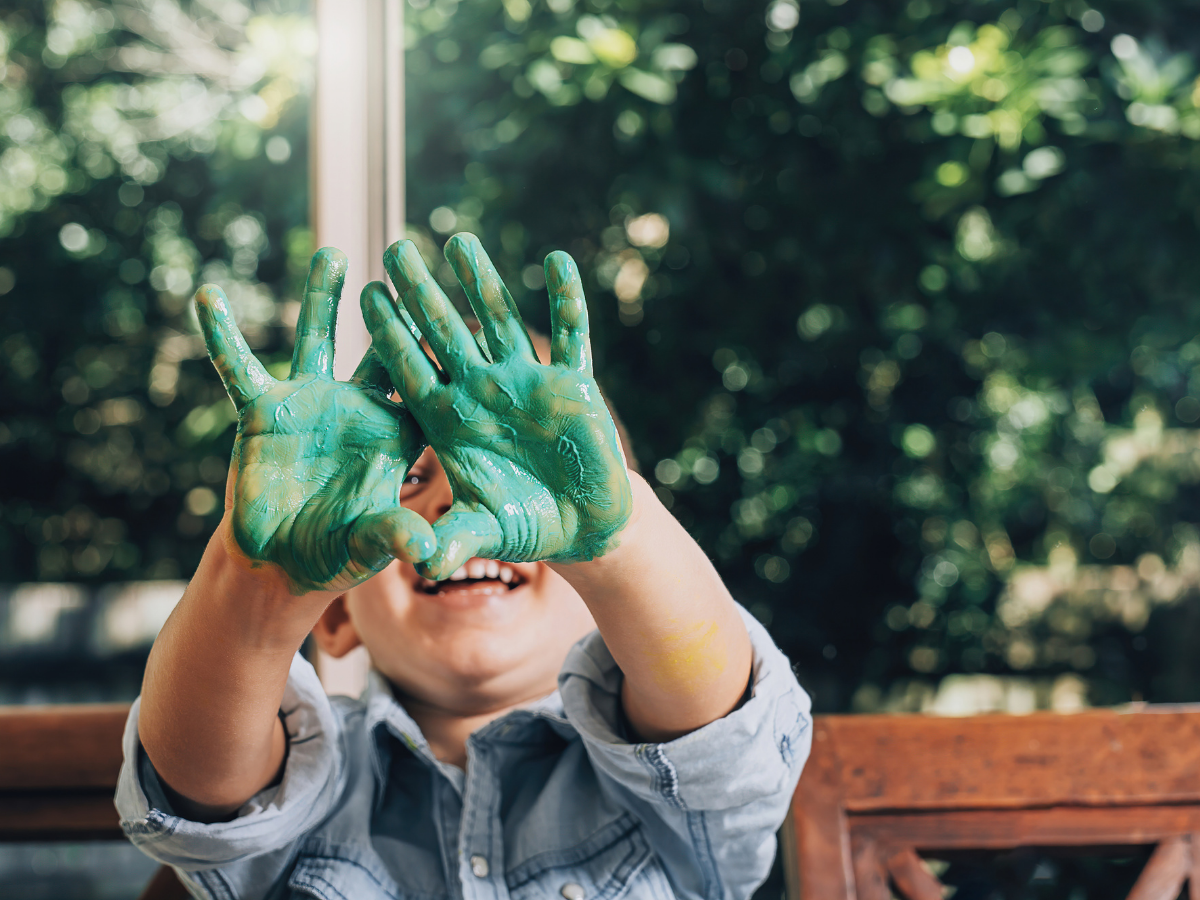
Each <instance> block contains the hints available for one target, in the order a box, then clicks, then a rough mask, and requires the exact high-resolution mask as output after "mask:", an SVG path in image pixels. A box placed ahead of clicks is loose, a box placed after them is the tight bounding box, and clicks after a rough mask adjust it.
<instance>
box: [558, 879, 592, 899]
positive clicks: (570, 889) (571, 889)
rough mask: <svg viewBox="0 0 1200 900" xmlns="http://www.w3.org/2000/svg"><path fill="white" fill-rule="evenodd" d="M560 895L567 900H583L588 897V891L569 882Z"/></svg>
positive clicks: (579, 885) (580, 885)
mask: <svg viewBox="0 0 1200 900" xmlns="http://www.w3.org/2000/svg"><path fill="white" fill-rule="evenodd" d="M559 893H560V894H562V895H563V897H564V898H565V900H583V898H584V897H586V896H587V891H585V890H584V889H583V885H582V884H576V883H575V882H573V881H568V882H567V883H566V884H564V885H563V886H562V890H560V891H559Z"/></svg>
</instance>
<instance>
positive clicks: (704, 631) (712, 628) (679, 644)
mask: <svg viewBox="0 0 1200 900" xmlns="http://www.w3.org/2000/svg"><path fill="white" fill-rule="evenodd" d="M661 640H662V652H661V653H660V654H659V655H658V656H657V658H656V659H655V660H654V661H653V663H652V666H651V669H652V671H653V673H654V678H655V680H656V681H657V682H658V685H659V687H660V688H661V689H663V690H665V691H670V692H675V691H680V690H684V691H686V692H688V693H696V692H698V691H700V690H703V689H704V688H706V687H708V686H710V685H712V684H713V683H715V682H716V681H717V680H719V679H720V677H721V674H722V673H723V672H724V671H725V666H726V664H727V663H728V650H727V648H726V646H725V641H723V640H722V639H721V629H720V627H719V626H718V625H717V623H716V622H714V621H711V620H708V621H703V620H702V621H699V622H695V623H694V624H692V625H690V626H687V627H685V628H683V629H682V630H680V631H678V632H673V633H671V632H668V633H667V634H665V635H663V637H662V639H661Z"/></svg>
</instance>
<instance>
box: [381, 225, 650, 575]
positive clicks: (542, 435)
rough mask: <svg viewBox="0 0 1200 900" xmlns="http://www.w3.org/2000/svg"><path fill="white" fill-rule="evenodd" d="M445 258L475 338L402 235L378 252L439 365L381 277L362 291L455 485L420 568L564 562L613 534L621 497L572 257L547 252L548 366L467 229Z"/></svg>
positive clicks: (443, 571)
mask: <svg viewBox="0 0 1200 900" xmlns="http://www.w3.org/2000/svg"><path fill="white" fill-rule="evenodd" d="M446 258H447V259H448V260H449V262H450V265H451V266H452V267H453V269H454V271H455V274H456V275H457V276H458V280H459V281H460V282H461V283H462V286H463V289H464V290H465V291H466V294H467V297H468V299H469V300H470V303H471V306H472V308H473V309H474V310H475V314H476V316H477V317H478V318H479V323H480V335H481V340H479V341H477V340H476V339H475V336H473V335H472V334H471V331H470V329H469V328H468V327H467V325H466V323H465V322H463V320H462V318H461V317H460V316H459V315H458V313H457V312H456V311H455V309H454V307H453V306H452V305H451V304H450V301H449V300H448V298H447V297H446V295H445V294H444V293H443V292H442V290H441V288H440V287H438V285H437V282H435V281H434V280H433V278H432V277H431V276H430V274H429V270H428V269H427V268H426V267H425V263H424V262H423V261H422V259H421V256H420V254H419V253H418V252H417V249H416V247H415V246H414V245H413V244H412V242H411V241H405V242H403V243H398V244H394V245H393V246H391V247H390V248H388V251H387V253H386V254H385V256H384V263H385V265H386V266H387V269H388V273H389V275H390V276H391V278H392V281H393V283H394V284H395V286H396V289H397V291H398V292H399V294H400V300H401V302H402V303H403V307H404V308H405V310H406V311H407V313H408V315H410V316H411V317H412V320H413V321H415V323H416V327H417V328H418V329H419V330H420V333H421V334H422V335H423V336H424V338H425V340H426V342H427V343H428V345H429V348H430V350H431V351H432V353H433V355H434V357H436V360H437V364H438V366H440V370H439V368H438V366H435V365H434V362H433V361H431V360H430V358H429V357H428V356H427V355H426V354H425V352H424V350H423V349H422V347H421V345H420V343H419V341H418V339H417V337H416V336H415V335H414V333H413V332H412V331H411V330H410V327H409V326H408V325H407V322H406V319H405V317H404V314H403V313H401V311H400V309H399V308H398V307H397V305H396V303H395V302H394V301H393V300H392V298H391V296H390V294H389V293H388V290H387V288H386V287H385V286H384V285H383V284H381V283H380V282H373V283H372V284H369V285H367V287H366V289H365V290H364V291H363V296H362V304H363V315H364V317H365V319H366V321H367V326H368V328H370V330H371V335H372V338H373V340H374V346H375V347H376V348H378V352H379V354H380V357H381V358H382V360H383V362H384V364H385V365H386V366H387V368H388V371H389V372H390V373H391V375H392V381H393V383H394V384H395V385H396V388H397V390H398V391H399V392H400V395H401V396H402V397H403V399H404V402H405V405H406V406H407V407H408V408H409V409H410V410H411V411H412V413H413V416H414V417H415V418H416V419H417V421H418V422H419V423H420V425H421V428H422V430H423V431H424V432H425V434H426V436H427V437H428V439H429V442H430V444H431V446H432V447H433V449H434V450H435V451H436V452H437V455H438V459H439V461H440V462H441V464H442V467H443V468H444V469H445V472H446V475H447V477H448V478H449V480H450V485H451V488H452V489H453V492H454V503H453V505H452V506H451V507H450V510H449V511H448V512H447V513H446V514H445V515H443V516H442V517H441V518H440V519H438V521H437V522H435V523H434V533H435V534H436V535H437V543H438V549H437V551H436V552H435V553H434V555H433V556H432V557H431V558H430V559H429V560H428V561H427V562H426V563H425V564H423V565H422V566H420V567H419V568H420V569H421V570H422V572H423V574H426V575H428V576H429V577H431V578H442V577H446V576H447V575H448V574H449V573H451V572H453V571H454V570H455V569H456V568H458V566H459V565H461V564H462V563H463V562H464V561H466V560H467V559H468V558H470V557H472V556H484V557H490V558H494V559H502V560H510V561H521V560H525V561H529V560H539V559H549V560H558V561H564V562H566V561H575V560H581V559H592V558H594V557H596V556H600V555H602V554H603V553H605V552H606V551H607V550H608V549H610V548H611V547H612V546H613V542H614V540H615V536H616V534H617V533H618V532H619V531H620V530H621V528H623V527H624V525H625V523H626V522H627V521H628V519H629V515H630V511H631V507H632V495H631V491H630V486H629V476H628V473H627V471H626V468H625V460H624V457H623V455H622V453H621V448H620V443H619V441H618V438H617V433H616V428H615V427H614V425H613V421H612V417H611V416H610V415H609V412H608V408H607V407H606V406H605V404H604V400H603V398H602V397H601V396H600V390H599V388H598V387H597V385H596V382H595V380H594V378H593V377H592V364H591V348H590V343H589V338H588V324H587V306H586V304H585V302H584V297H583V287H582V284H581V282H580V279H579V272H578V270H577V269H576V267H575V263H574V261H573V260H572V259H571V257H570V256H568V255H567V254H566V253H561V252H558V253H552V254H551V255H550V256H549V257H547V259H546V283H547V284H548V285H549V288H550V313H551V320H552V338H551V359H550V364H549V365H542V364H541V363H540V362H538V359H537V356H536V355H535V353H534V349H533V344H532V343H531V341H530V339H529V334H528V332H526V330H525V326H524V324H523V323H522V321H521V316H520V313H519V312H518V311H517V307H516V304H515V303H514V302H513V300H512V297H511V296H510V295H509V293H508V290H507V289H506V288H505V287H504V283H503V282H502V281H501V280H500V277H499V275H498V274H497V272H496V270H495V268H494V267H493V266H492V263H491V260H489V259H488V257H487V254H486V253H485V252H484V250H483V247H482V246H481V245H480V243H479V241H478V239H477V238H475V236H474V235H467V234H460V235H455V236H454V237H453V238H451V239H450V241H449V242H448V243H447V245H446Z"/></svg>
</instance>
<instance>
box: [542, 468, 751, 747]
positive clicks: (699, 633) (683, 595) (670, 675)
mask: <svg viewBox="0 0 1200 900" xmlns="http://www.w3.org/2000/svg"><path fill="white" fill-rule="evenodd" d="M630 480H631V482H632V487H633V500H634V513H633V516H632V517H631V519H630V522H629V524H628V525H627V526H626V527H625V528H624V529H623V530H622V532H621V533H620V535H619V538H618V541H619V542H618V545H617V546H616V547H615V548H614V549H612V550H610V551H609V552H608V553H606V554H605V555H604V556H602V557H599V558H597V559H595V560H591V561H590V562H584V563H574V564H571V565H562V564H555V565H554V566H553V567H554V569H555V570H556V571H557V572H559V574H561V575H562V576H563V577H564V578H566V579H567V581H568V582H570V583H571V585H572V586H573V587H574V588H575V590H577V591H578V592H579V594H580V596H582V597H583V599H584V602H585V603H587V605H588V607H589V609H591V611H592V615H593V617H594V618H595V620H596V624H597V626H598V627H599V629H600V633H601V634H602V635H603V636H604V642H605V644H606V645H607V646H608V648H609V650H610V651H611V652H612V655H613V658H614V659H615V660H616V661H617V664H618V665H619V666H620V667H621V671H622V672H623V673H624V676H625V687H624V691H623V694H622V699H623V702H624V706H625V714H626V716H627V717H628V719H629V722H630V724H631V725H632V726H633V727H634V729H635V730H636V731H637V732H638V734H639V736H641V737H642V738H644V739H646V740H669V739H671V738H674V737H678V736H679V735H682V734H686V733H688V732H690V731H694V730H695V729H697V728H700V727H702V726H704V725H707V724H708V723H709V722H712V721H715V720H716V719H719V718H721V717H722V716H724V715H726V714H728V713H729V712H731V711H732V710H733V709H735V708H736V707H737V705H738V703H739V702H740V700H741V698H742V696H743V694H744V693H745V691H746V685H747V683H748V681H749V677H750V664H751V658H752V652H751V647H750V637H749V635H748V634H747V632H746V627H745V625H744V624H743V623H742V620H741V616H740V615H739V613H738V610H737V606H736V604H735V603H734V601H733V598H732V597H731V596H730V594H729V591H728V590H727V589H726V588H725V585H724V584H723V583H722V581H721V579H720V577H719V576H718V575H717V572H716V570H715V569H714V568H713V566H712V563H711V562H709V560H708V558H707V557H706V556H705V555H704V552H703V551H702V550H701V549H700V547H699V546H698V545H697V544H696V542H695V541H694V540H692V538H691V536H690V535H688V533H687V532H686V531H685V530H684V529H683V527H682V526H681V525H680V524H679V523H678V522H677V521H676V519H675V517H674V516H672V515H671V514H670V513H669V512H668V511H667V509H666V508H665V507H664V506H663V505H662V504H661V503H660V502H659V500H658V498H657V497H656V496H655V495H654V492H653V491H652V490H651V489H650V486H649V485H648V484H646V482H645V481H644V480H643V479H641V478H640V477H638V476H637V475H633V474H631V475H630Z"/></svg>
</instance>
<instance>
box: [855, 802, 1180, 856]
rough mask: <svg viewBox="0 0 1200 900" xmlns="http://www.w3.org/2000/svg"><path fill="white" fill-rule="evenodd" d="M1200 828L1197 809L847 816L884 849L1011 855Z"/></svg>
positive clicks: (1143, 841) (1135, 842)
mask: <svg viewBox="0 0 1200 900" xmlns="http://www.w3.org/2000/svg"><path fill="white" fill-rule="evenodd" d="M1198 826H1200V806H1130V807H1111V808H1104V807H1055V808H1053V809H1014V810H951V811H948V812H945V813H938V812H931V811H928V810H925V811H921V812H915V813H869V814H866V815H861V816H850V817H848V819H847V829H848V830H849V832H850V833H851V834H863V835H867V836H870V837H871V838H872V839H873V840H875V841H877V842H879V843H880V844H881V845H883V846H885V847H892V848H901V847H914V848H915V849H917V850H920V851H921V852H923V853H936V852H937V851H939V850H970V849H977V850H1012V849H1014V848H1016V847H1133V846H1144V845H1147V844H1154V843H1157V842H1159V841H1161V840H1163V839H1165V838H1168V837H1173V836H1175V835H1179V834H1187V833H1190V832H1191V831H1193V830H1195V829H1196V828H1197V827H1198Z"/></svg>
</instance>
